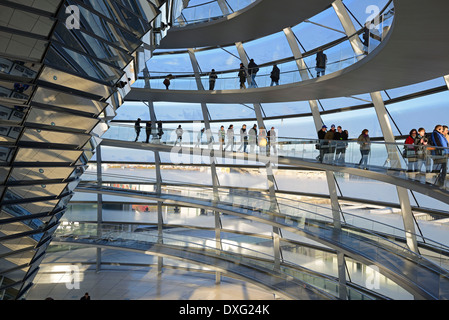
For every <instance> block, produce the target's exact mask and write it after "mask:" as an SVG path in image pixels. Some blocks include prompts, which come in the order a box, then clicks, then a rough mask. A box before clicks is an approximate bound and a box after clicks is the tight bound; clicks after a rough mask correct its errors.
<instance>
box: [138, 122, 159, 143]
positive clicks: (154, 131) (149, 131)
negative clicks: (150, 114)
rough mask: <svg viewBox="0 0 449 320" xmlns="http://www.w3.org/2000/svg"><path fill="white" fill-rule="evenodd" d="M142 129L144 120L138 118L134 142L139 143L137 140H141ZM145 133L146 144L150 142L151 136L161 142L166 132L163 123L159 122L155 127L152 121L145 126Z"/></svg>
mask: <svg viewBox="0 0 449 320" xmlns="http://www.w3.org/2000/svg"><path fill="white" fill-rule="evenodd" d="M141 129H142V120H141V119H140V118H138V119H137V120H136V122H135V123H134V130H135V132H136V139H135V140H134V142H137V140H138V139H139V136H140V131H141ZM145 133H146V136H147V137H146V140H145V142H146V143H149V142H150V137H151V135H153V137H154V138H156V139H159V140H160V139H161V138H162V135H163V134H164V131H163V130H162V121H158V122H157V123H156V126H154V127H153V125H152V122H151V121H147V122H146V125H145Z"/></svg>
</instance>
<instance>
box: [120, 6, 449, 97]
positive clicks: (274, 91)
mask: <svg viewBox="0 0 449 320" xmlns="http://www.w3.org/2000/svg"><path fill="white" fill-rule="evenodd" d="M298 2H299V1H298ZM394 6H395V18H394V22H393V25H392V27H391V30H390V31H389V32H388V34H387V36H386V38H385V40H384V41H383V42H382V43H381V44H380V45H379V46H378V47H377V48H376V49H375V50H373V52H371V53H370V54H369V55H368V56H367V57H365V58H364V59H361V60H360V61H358V62H356V63H355V64H353V65H352V66H350V67H347V68H345V69H343V70H340V71H336V72H334V73H331V74H327V75H325V76H322V77H320V78H317V79H316V78H315V79H310V80H305V81H302V82H298V83H292V84H285V85H279V86H274V87H262V88H252V89H246V90H238V89H236V90H223V91H193V90H169V91H167V90H159V89H153V90H147V89H141V88H133V89H132V90H131V92H130V93H129V94H128V96H127V97H126V100H128V101H146V100H148V99H151V100H153V101H172V102H196V103H203V102H204V103H238V104H240V103H276V102H287V101H308V100H316V99H328V98H335V97H345V96H351V95H358V94H364V93H368V92H376V91H382V90H387V89H392V88H397V87H401V86H407V85H411V84H414V83H418V82H423V81H427V80H431V79H435V78H437V77H442V76H445V75H447V74H448V73H449V59H447V57H446V55H445V52H448V51H449V42H448V41H446V38H447V34H446V33H447V30H449V19H447V12H449V1H440V0H428V1H426V2H425V3H423V2H422V1H420V0H394ZM281 80H282V79H281Z"/></svg>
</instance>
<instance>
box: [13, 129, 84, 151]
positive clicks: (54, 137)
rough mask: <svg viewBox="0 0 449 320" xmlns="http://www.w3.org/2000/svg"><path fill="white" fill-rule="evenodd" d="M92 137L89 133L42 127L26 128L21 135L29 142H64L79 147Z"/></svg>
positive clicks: (24, 140)
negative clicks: (52, 129) (43, 128)
mask: <svg viewBox="0 0 449 320" xmlns="http://www.w3.org/2000/svg"><path fill="white" fill-rule="evenodd" d="M90 137H91V136H90V135H87V134H84V135H82V134H74V133H65V132H57V131H48V130H40V129H25V131H24V133H23V135H22V136H21V137H20V141H21V142H28V143H30V142H38V143H48V144H52V143H54V144H64V145H69V146H71V147H76V148H79V147H82V146H83V145H85V144H86V143H87V141H88V140H89V139H90Z"/></svg>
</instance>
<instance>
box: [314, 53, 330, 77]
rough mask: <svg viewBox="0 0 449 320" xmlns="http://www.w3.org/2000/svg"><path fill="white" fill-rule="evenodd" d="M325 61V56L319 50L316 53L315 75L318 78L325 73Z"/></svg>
mask: <svg viewBox="0 0 449 320" xmlns="http://www.w3.org/2000/svg"><path fill="white" fill-rule="evenodd" d="M326 63H327V56H326V54H325V53H324V52H323V50H321V49H320V50H319V51H318V52H317V54H316V68H315V70H316V77H317V78H319V77H320V75H323V76H324V75H325V73H326Z"/></svg>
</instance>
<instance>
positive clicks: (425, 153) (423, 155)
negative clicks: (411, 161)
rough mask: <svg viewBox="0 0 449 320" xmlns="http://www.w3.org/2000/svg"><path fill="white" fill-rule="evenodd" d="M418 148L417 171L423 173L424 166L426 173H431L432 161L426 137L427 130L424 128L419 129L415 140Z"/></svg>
mask: <svg viewBox="0 0 449 320" xmlns="http://www.w3.org/2000/svg"><path fill="white" fill-rule="evenodd" d="M415 144H416V145H417V147H416V157H417V159H418V165H417V168H416V169H417V170H418V172H420V171H421V167H422V166H423V164H424V170H425V171H424V172H426V173H430V171H431V170H432V169H431V159H430V156H429V152H430V151H429V148H428V145H429V140H428V139H427V137H426V130H425V129H424V128H419V129H418V135H417V136H416V138H415Z"/></svg>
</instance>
